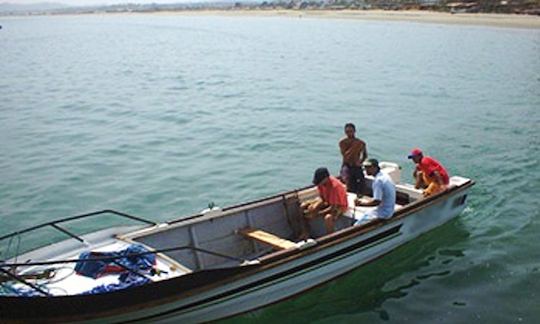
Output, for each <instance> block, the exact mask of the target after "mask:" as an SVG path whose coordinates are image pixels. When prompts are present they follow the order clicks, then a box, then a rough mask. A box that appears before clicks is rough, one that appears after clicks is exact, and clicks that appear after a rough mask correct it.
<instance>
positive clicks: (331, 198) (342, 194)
mask: <svg viewBox="0 0 540 324" xmlns="http://www.w3.org/2000/svg"><path fill="white" fill-rule="evenodd" d="M313 184H314V185H316V186H317V190H318V191H319V197H317V198H315V199H313V200H309V201H306V202H304V203H302V205H301V206H300V207H301V208H302V210H303V213H304V220H306V221H304V222H303V223H304V226H303V227H302V235H301V239H307V238H308V236H309V229H308V227H309V223H308V221H310V220H312V219H313V218H315V217H323V218H324V225H325V227H326V233H327V234H330V233H332V232H334V223H335V221H336V220H337V218H338V217H339V216H341V215H342V214H343V213H344V212H345V211H347V208H348V202H347V190H346V189H345V186H344V185H343V184H342V183H341V181H339V180H338V179H337V178H335V177H333V176H331V175H330V173H329V172H328V169H327V168H318V169H317V170H315V174H314V176H313Z"/></svg>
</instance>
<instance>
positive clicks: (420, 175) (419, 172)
mask: <svg viewBox="0 0 540 324" xmlns="http://www.w3.org/2000/svg"><path fill="white" fill-rule="evenodd" d="M409 159H412V160H413V161H414V163H416V169H415V170H414V173H413V177H414V178H415V180H416V185H415V187H416V188H417V189H420V188H422V189H424V197H427V196H431V195H434V194H437V193H439V192H442V191H444V190H446V188H447V187H448V184H449V182H450V179H449V177H448V172H447V171H446V169H445V168H444V167H443V166H442V164H441V163H439V161H437V160H435V159H434V158H432V157H429V156H424V154H423V153H422V151H421V150H420V149H418V148H416V149H414V150H412V151H411V154H409Z"/></svg>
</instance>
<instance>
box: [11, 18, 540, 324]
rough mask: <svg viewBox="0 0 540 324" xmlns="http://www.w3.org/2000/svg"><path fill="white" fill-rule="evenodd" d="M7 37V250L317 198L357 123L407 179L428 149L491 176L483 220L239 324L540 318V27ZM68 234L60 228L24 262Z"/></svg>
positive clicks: (100, 28)
mask: <svg viewBox="0 0 540 324" xmlns="http://www.w3.org/2000/svg"><path fill="white" fill-rule="evenodd" d="M0 25H2V26H3V28H2V29H1V30H0V58H1V61H0V154H1V157H0V235H1V234H5V233H9V232H12V231H15V230H17V229H21V228H24V227H28V226H32V225H35V224H38V223H42V222H46V221H49V220H53V219H57V218H60V217H64V216H69V215H75V214H80V213H85V212H90V211H95V210H101V209H106V208H110V209H117V210H121V211H125V212H127V213H130V214H134V215H139V216H143V217H146V218H148V219H151V220H154V221H165V220H170V219H173V218H178V217H182V216H184V215H190V214H194V213H197V212H198V211H200V210H201V209H203V208H205V207H206V206H207V204H208V202H210V201H213V202H215V203H216V204H217V205H219V206H227V205H231V204H235V203H240V202H244V201H248V200H250V199H256V198H260V197H264V196H268V195H272V194H275V193H278V192H281V191H285V190H289V189H293V188H298V187H302V186H304V185H307V184H309V182H310V180H311V175H312V172H313V170H314V169H315V168H317V167H319V166H323V165H324V166H327V167H329V168H330V170H331V171H332V172H334V173H337V171H338V168H339V163H340V158H339V151H338V147H337V141H338V140H339V138H340V137H341V136H342V127H343V124H344V123H345V122H349V121H351V122H354V123H355V124H356V125H357V129H358V136H359V137H361V138H362V139H364V140H365V141H366V142H367V143H368V151H369V154H370V156H371V157H375V158H378V159H380V160H387V161H394V162H397V163H399V164H400V165H401V166H402V168H403V170H402V172H403V173H402V178H403V179H404V180H407V181H410V175H411V172H412V164H411V163H410V161H408V160H407V158H406V155H407V152H408V151H409V150H410V149H411V148H413V147H421V148H423V149H424V151H425V152H426V153H427V154H428V155H432V156H434V157H436V158H437V159H439V160H440V161H441V162H442V163H443V164H445V165H446V166H447V168H448V169H449V171H450V173H451V174H453V175H462V176H465V177H469V178H472V179H474V180H475V181H476V186H475V187H474V188H473V190H472V192H471V194H470V196H469V206H468V207H467V209H466V210H465V211H464V212H463V213H462V214H461V215H460V217H459V218H458V219H456V220H454V221H452V222H450V223H448V224H446V225H444V226H442V227H440V228H438V229H436V230H434V231H432V232H430V233H428V234H426V235H424V236H422V237H420V238H418V239H416V240H415V241H413V242H411V243H409V244H407V245H405V246H403V247H401V248H399V249H397V250H395V251H393V252H392V253H390V254H388V255H386V256H385V257H383V258H381V259H379V260H377V261H375V262H373V263H371V264H369V265H366V266H364V267H362V268H361V269H358V270H356V271H354V272H352V273H350V274H348V275H346V276H344V277H341V278H339V279H337V280H335V281H332V282H330V283H327V284H325V285H322V286H320V287H318V288H316V289H314V290H311V291H309V292H307V293H305V294H302V295H300V296H297V297H295V298H293V299H290V300H287V301H284V302H281V303H277V304H274V305H271V306H269V307H266V308H263V309H260V310H256V311H254V312H251V313H247V314H244V315H241V316H238V317H234V318H231V319H228V320H227V321H225V322H230V323H249V322H255V321H257V322H267V323H274V322H277V321H279V322H288V323H289V322H291V323H292V322H294V323H311V322H316V323H330V322H340V323H357V322H365V323H382V322H395V323H401V322H409V323H433V322H443V323H471V322H483V323H536V322H537V321H538V317H539V316H540V296H539V294H540V250H539V244H540V240H539V239H538V237H539V233H540V213H539V207H540V206H539V205H540V204H539V202H538V201H539V200H538V197H539V195H538V193H537V190H538V189H539V188H540V163H539V156H540V155H539V147H540V131H539V125H540V32H539V31H538V30H527V29H503V28H494V27H479V26H455V25H452V26H450V25H437V24H417V23H406V22H374V21H352V20H339V19H305V18H285V17H217V16H201V17H185V16H144V15H141V16H137V15H133V16H113V15H111V16H99V15H95V16H78V17H77V16H64V17H22V18H4V17H0ZM114 224H115V221H114V220H110V219H106V218H103V219H99V220H96V221H94V222H93V223H92V224H90V225H88V224H75V225H73V227H72V228H73V229H75V230H80V231H89V230H91V229H92V228H94V227H104V226H112V225H114ZM59 238H63V236H61V235H59V234H57V233H54V232H53V231H47V230H44V231H43V232H42V233H41V234H39V235H32V236H28V237H23V238H22V239H21V240H22V241H23V243H22V246H20V247H19V248H20V249H21V250H24V248H25V247H24V244H26V243H28V244H30V243H31V244H44V243H47V242H50V241H54V240H56V239H59ZM10 243H11V244H10V246H9V247H8V246H7V244H6V243H4V245H3V246H1V247H0V251H2V253H3V254H2V255H0V259H1V258H2V257H4V256H5V255H7V253H8V252H9V251H6V250H8V248H9V250H10V251H13V249H14V247H15V246H16V245H18V242H10Z"/></svg>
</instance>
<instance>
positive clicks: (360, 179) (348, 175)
mask: <svg viewBox="0 0 540 324" xmlns="http://www.w3.org/2000/svg"><path fill="white" fill-rule="evenodd" d="M344 131H345V137H343V138H342V139H341V140H340V141H339V150H340V152H341V156H342V158H343V159H342V164H341V171H340V177H341V179H342V181H343V182H344V183H345V184H346V185H347V191H349V192H352V193H356V194H364V193H365V189H366V188H365V179H364V171H363V170H362V163H363V162H364V160H366V159H367V157H368V154H367V145H366V143H365V142H364V141H362V140H361V139H359V138H357V137H356V127H355V126H354V124H353V123H347V124H345V127H344Z"/></svg>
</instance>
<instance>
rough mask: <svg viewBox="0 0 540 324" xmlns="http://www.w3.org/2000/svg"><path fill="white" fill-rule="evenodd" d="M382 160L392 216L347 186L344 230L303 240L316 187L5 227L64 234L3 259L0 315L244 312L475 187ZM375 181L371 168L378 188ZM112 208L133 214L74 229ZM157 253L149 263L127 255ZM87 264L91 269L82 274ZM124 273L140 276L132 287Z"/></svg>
mask: <svg viewBox="0 0 540 324" xmlns="http://www.w3.org/2000/svg"><path fill="white" fill-rule="evenodd" d="M380 165H381V167H382V171H383V172H387V173H388V174H389V175H390V176H391V178H392V179H393V180H394V182H395V183H396V191H397V194H396V210H395V213H394V215H393V217H392V218H390V219H387V220H381V219H375V220H372V221H370V222H368V223H365V224H362V225H353V224H354V222H355V219H356V217H357V216H358V215H359V214H361V213H365V212H366V211H368V210H369V208H373V207H356V206H355V205H354V199H355V198H356V195H355V194H351V193H348V195H349V197H348V198H349V201H350V207H349V210H348V211H347V213H345V214H344V215H343V216H340V218H339V219H338V220H337V222H336V231H335V232H333V233H330V234H326V233H325V227H324V224H323V222H322V221H319V220H314V221H313V222H312V223H311V226H310V238H309V239H306V240H301V241H300V240H296V239H295V237H298V235H299V233H300V226H301V223H300V222H301V215H302V214H301V210H300V208H299V205H300V203H301V202H303V201H305V200H307V199H312V198H313V197H316V196H317V190H316V187H314V186H308V187H303V188H299V189H295V190H291V191H287V192H283V193H280V194H277V195H274V196H271V197H266V198H262V199H258V200H255V201H250V202H246V203H242V204H238V205H234V206H229V207H226V208H217V207H213V208H208V209H206V210H204V211H203V212H201V213H198V214H196V215H192V216H188V217H182V218H178V219H175V220H171V221H168V222H164V223H155V222H152V221H149V220H147V219H144V218H141V217H137V216H133V215H129V214H126V213H122V212H117V211H114V210H102V211H98V212H93V213H88V214H83V215H77V216H71V217H67V218H63V219H59V220H55V221H51V222H48V223H44V224H40V225H36V226H33V227H30V228H27V229H24V230H19V231H17V232H14V233H10V234H7V235H4V236H2V237H0V242H2V243H1V244H2V246H5V244H6V242H8V241H9V242H11V243H13V242H14V241H15V240H16V239H17V238H20V237H21V235H23V234H25V235H28V234H30V235H31V233H34V232H35V231H37V230H40V229H43V228H51V229H54V230H56V231H60V232H61V233H63V234H65V235H67V238H66V239H64V240H60V241H58V242H56V243H52V244H48V245H46V246H42V247H39V248H37V249H33V250H30V251H27V252H21V253H18V254H17V255H16V256H14V257H11V258H9V259H6V260H3V261H1V262H0V279H1V280H0V287H1V288H2V290H1V291H2V293H1V296H0V317H1V318H2V321H3V322H4V321H6V322H22V321H24V322H27V321H36V322H41V323H49V322H54V323H58V322H100V323H102V322H107V323H116V322H152V323H166V322H180V321H181V322H183V323H196V322H205V321H211V320H217V319H222V318H226V317H230V316H233V315H237V314H241V313H244V312H248V311H251V310H254V309H257V308H261V307H264V306H266V305H269V304H272V303H275V302H278V301H281V300H284V299H287V298H290V297H292V296H295V295H297V294H300V293H302V292H304V291H306V290H308V289H310V288H313V287H315V286H318V285H321V284H323V283H325V282H327V281H329V280H332V279H335V278H336V277H339V276H342V275H344V274H346V273H348V272H350V271H352V270H354V269H356V268H358V267H360V266H362V265H364V264H366V263H368V262H371V261H373V260H375V259H377V258H380V257H382V256H384V255H385V254H387V253H389V252H391V251H392V250H394V249H395V248H397V247H399V246H401V245H403V244H405V243H407V242H409V241H411V240H413V239H415V238H416V237H418V236H419V235H422V234H424V233H426V232H428V231H430V230H432V229H434V228H436V227H438V226H440V225H442V224H444V223H446V222H448V221H449V220H451V219H453V218H455V217H456V216H458V215H459V214H460V213H461V212H462V211H463V209H464V208H465V207H466V203H467V196H468V194H469V191H470V188H471V187H472V186H473V185H474V181H473V180H471V179H468V178H464V177H460V176H452V177H451V179H450V185H449V187H448V189H447V190H446V191H444V192H441V193H438V194H436V195H433V196H429V197H423V195H422V191H421V190H418V189H415V188H414V186H413V185H411V184H407V183H402V182H400V168H399V166H398V165H397V164H394V163H388V162H386V163H385V162H381V164H380ZM372 180H373V178H372V177H370V176H366V181H367V185H368V186H369V187H371V182H372ZM104 215H106V216H107V217H116V218H122V219H126V221H129V222H130V223H129V224H126V225H122V226H117V227H109V228H105V229H101V230H98V231H95V232H90V233H88V234H85V235H78V234H76V233H74V231H72V230H68V229H67V228H66V224H68V223H70V222H73V221H83V220H90V221H92V220H93V219H95V217H97V216H100V217H103V216H104ZM133 222H136V223H137V224H133ZM12 245H14V243H13V244H12ZM133 247H135V248H136V249H135V250H133V249H132V250H129V249H131V248H133ZM128 250H129V251H131V252H127V254H126V252H125V251H128ZM120 251H122V252H120ZM17 252H18V251H17ZM148 256H151V258H147V259H150V261H149V263H150V266H149V267H146V268H144V267H135V266H132V265H129V264H125V263H123V262H120V260H121V259H122V258H123V259H122V260H127V259H129V258H131V260H132V261H133V260H135V261H134V262H135V263H137V262H139V261H140V260H141V258H143V257H148ZM146 261H148V260H146ZM98 264H99V265H100V266H99V267H97V265H98ZM147 265H148V264H147ZM87 266H88V267H87ZM94 266H95V267H94ZM86 267H87V268H90V269H91V270H92V269H93V270H92V271H94V272H93V273H92V271H89V272H86V273H85V270H84V268H86ZM97 268H99V271H97V273H96V271H95V270H96V269H97ZM110 268H113V270H112V271H105V270H104V269H110ZM100 271H101V272H100ZM126 274H127V276H126ZM122 277H124V279H125V278H126V277H128V278H129V277H131V278H132V279H133V278H136V280H132V281H131V283H133V284H130V281H129V280H127V282H126V281H125V280H124V281H122Z"/></svg>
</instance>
